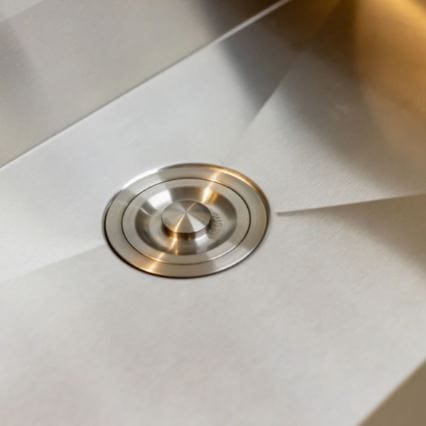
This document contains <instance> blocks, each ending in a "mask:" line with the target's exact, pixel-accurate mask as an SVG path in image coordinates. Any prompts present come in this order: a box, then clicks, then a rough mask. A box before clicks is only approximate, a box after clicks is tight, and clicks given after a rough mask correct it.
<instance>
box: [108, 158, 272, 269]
mask: <svg viewBox="0 0 426 426" xmlns="http://www.w3.org/2000/svg"><path fill="white" fill-rule="evenodd" d="M268 215H269V209H268V205H267V202H266V199H265V196H264V195H263V193H262V192H261V190H260V189H259V188H258V187H257V186H256V185H255V184H254V183H253V182H252V181H250V180H249V179H248V178H246V177H245V176H243V175H241V174H239V173H237V172H235V171H233V170H230V169H225V168H223V167H218V166H213V165H208V164H180V165H176V166H170V167H165V168H163V169H160V170H155V171H153V172H150V173H148V174H145V175H143V176H141V177H139V178H136V179H134V180H133V181H132V182H131V183H130V184H128V185H127V186H126V187H125V188H123V189H122V190H121V191H120V192H119V193H118V194H117V195H116V196H115V197H114V198H113V199H112V201H111V202H110V204H109V206H108V208H107V210H106V213H105V222H104V226H105V234H106V238H107V240H108V242H109V244H110V246H111V247H112V249H113V250H114V251H115V252H116V254H117V255H118V256H119V257H121V258H122V259H123V260H124V261H126V262H127V263H129V264H130V265H132V266H134V267H135V268H137V269H140V270H142V271H145V272H148V273H151V274H155V275H161V276H168V277H197V276H203V275H209V274H212V273H215V272H219V271H222V270H224V269H227V268H229V267H231V266H233V265H235V264H237V263H238V262H240V261H241V260H243V259H244V258H246V257H247V256H248V255H249V254H250V253H251V252H252V251H253V250H254V249H255V248H256V247H257V245H258V244H259V243H260V241H261V240H262V238H263V236H264V234H265V231H266V228H267V225H268Z"/></svg>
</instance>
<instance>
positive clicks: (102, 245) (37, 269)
mask: <svg viewBox="0 0 426 426" xmlns="http://www.w3.org/2000/svg"><path fill="white" fill-rule="evenodd" d="M105 247H107V244H106V243H98V244H97V245H94V246H92V247H90V248H86V249H84V250H82V251H79V252H77V253H74V254H70V255H69V256H65V257H62V258H60V259H56V260H54V261H52V262H49V263H47V264H44V265H40V266H38V267H34V268H32V269H30V270H29V271H25V272H23V273H17V274H15V275H13V276H9V277H7V278H5V279H2V280H1V281H0V285H1V284H4V283H8V282H11V281H15V280H18V279H21V278H25V277H28V276H29V275H32V274H34V273H37V272H40V271H42V270H44V269H48V268H50V267H52V266H55V265H60V264H61V263H65V262H67V261H69V260H71V259H74V258H77V257H79V256H84V255H87V254H89V253H91V252H95V251H97V250H99V249H101V248H105Z"/></svg>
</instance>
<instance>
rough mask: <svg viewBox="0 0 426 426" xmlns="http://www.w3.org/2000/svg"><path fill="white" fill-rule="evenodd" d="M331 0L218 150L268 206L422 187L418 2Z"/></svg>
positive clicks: (425, 154)
mask: <svg viewBox="0 0 426 426" xmlns="http://www.w3.org/2000/svg"><path fill="white" fill-rule="evenodd" d="M335 3H336V6H335V8H334V10H333V12H332V13H331V14H330V17H329V19H328V20H327V21H326V22H325V23H324V25H323V26H322V28H321V30H320V31H319V32H318V34H317V36H316V38H315V40H314V41H313V42H312V44H311V46H310V47H309V48H308V49H306V50H305V51H304V52H303V53H302V54H301V55H300V56H299V57H298V59H297V61H295V62H294V64H292V67H291V69H290V70H289V71H288V72H287V73H286V75H285V76H284V78H283V80H282V82H281V84H280V85H279V87H278V88H277V90H276V92H275V93H274V94H273V96H271V98H270V100H269V101H268V102H267V104H266V105H265V107H264V108H263V109H262V110H261V112H260V113H259V115H258V117H257V118H256V120H255V121H254V122H253V123H252V125H251V126H250V128H249V129H248V130H247V132H246V135H245V136H244V137H243V138H242V139H241V141H240V143H239V144H238V145H237V146H236V145H234V146H232V147H230V148H231V149H230V152H229V154H228V158H230V159H231V161H229V163H228V164H229V165H230V166H231V167H235V168H237V169H239V170H241V171H242V172H243V173H246V174H248V175H249V176H251V177H252V178H253V179H255V180H256V181H257V182H258V183H259V185H261V186H262V188H264V189H265V190H266V191H267V192H268V193H269V195H270V197H271V203H275V204H274V205H273V208H275V209H276V210H277V211H287V210H300V209H305V208H315V207H321V206H329V205H336V204H346V203H352V202H360V201H366V200H374V199H384V198H389V197H398V196H401V195H407V194H419V193H424V192H425V191H426V9H425V7H424V2H422V1H417V0H407V1H399V0H391V1H387V0H365V1H364V0H356V1H355V0H349V1H340V2H335ZM241 152H244V156H242V155H239V154H240V153H241ZM234 159H235V161H234Z"/></svg>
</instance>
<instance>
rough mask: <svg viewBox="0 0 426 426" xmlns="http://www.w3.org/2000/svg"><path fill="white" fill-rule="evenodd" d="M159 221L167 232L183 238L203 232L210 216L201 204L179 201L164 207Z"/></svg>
mask: <svg viewBox="0 0 426 426" xmlns="http://www.w3.org/2000/svg"><path fill="white" fill-rule="evenodd" d="M161 219H162V221H163V225H164V226H165V228H166V229H167V230H168V231H169V232H171V233H172V234H178V235H180V236H182V237H185V236H191V235H194V234H197V233H199V232H201V231H203V230H205V229H206V228H207V226H208V225H209V223H210V220H211V214H210V211H209V209H208V208H207V207H206V206H204V205H203V204H201V203H197V202H196V201H191V200H181V201H175V202H173V203H172V204H170V205H169V206H168V207H166V209H164V211H163V213H162V215H161Z"/></svg>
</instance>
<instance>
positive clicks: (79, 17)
mask: <svg viewBox="0 0 426 426" xmlns="http://www.w3.org/2000/svg"><path fill="white" fill-rule="evenodd" d="M35 3H37V4H35ZM273 3H274V1H273V0H236V1H232V2H229V1H227V0H162V1H156V0H143V1H138V0H122V1H117V0H106V1H105V0H73V1H66V2H64V1H62V0H42V1H37V2H36V1H35V0H26V1H24V0H18V1H16V2H11V1H10V0H7V1H6V0H1V2H0V76H1V79H0V92H1V97H0V129H1V133H0V135H1V147H0V166H1V165H2V164H5V163H7V162H8V161H10V160H12V159H13V158H16V157H17V156H18V155H20V154H22V153H23V152H25V151H27V150H29V149H30V148H32V147H34V146H35V145H37V144H39V143H40V142H42V141H44V140H46V139H47V138H48V137H51V136H52V135H53V134H55V133H57V132H59V131H61V130H63V129H64V128H65V127H67V126H69V125H71V124H73V123H75V122H76V121H78V120H80V119H82V118H83V117H85V116H86V115H87V114H89V113H91V112H93V111H94V110H96V109H98V108H100V107H101V106H103V105H105V104H106V103H108V102H110V101H112V100H113V99H115V98H117V97H118V96H120V95H122V94H123V93H125V92H127V91H128V90H130V89H132V88H134V87H135V86H137V85H138V84H140V83H142V82H143V81H146V80H147V79H149V78H150V77H152V76H154V75H155V74H157V73H159V72H161V71H163V70H164V69H165V68H167V67H169V66H171V65H173V64H174V63H176V62H178V61H179V60H181V59H182V58H183V57H185V56H187V55H189V54H191V53H192V52H194V51H195V50H197V49H199V48H201V47H203V46H205V45H207V44H208V43H210V42H212V41H214V40H215V39H216V38H218V37H221V36H222V35H223V34H224V33H225V32H227V31H229V30H231V29H233V28H234V27H235V26H238V25H239V24H240V23H241V22H243V21H244V20H246V19H248V18H250V17H252V16H253V15H255V14H256V13H257V12H260V11H261V10H262V9H263V8H264V7H267V6H269V5H271V4H273ZM31 5H32V7H30V6H31ZM2 9H3V10H4V13H5V17H7V16H9V18H8V19H4V20H1V11H2ZM20 10H21V11H22V13H18V14H16V15H14V13H16V12H18V11H20ZM11 15H14V16H11Z"/></svg>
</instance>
